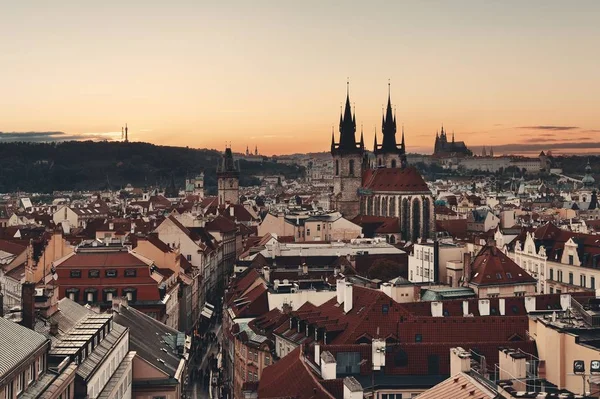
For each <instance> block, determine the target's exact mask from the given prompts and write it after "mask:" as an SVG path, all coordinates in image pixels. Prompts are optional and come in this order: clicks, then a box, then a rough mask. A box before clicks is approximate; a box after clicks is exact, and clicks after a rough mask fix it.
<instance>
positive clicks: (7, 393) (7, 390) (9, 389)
mask: <svg viewBox="0 0 600 399" xmlns="http://www.w3.org/2000/svg"><path fill="white" fill-rule="evenodd" d="M12 397H13V382H12V381H9V382H8V384H7V385H6V386H5V387H4V399H12Z"/></svg>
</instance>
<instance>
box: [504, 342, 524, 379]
mask: <svg viewBox="0 0 600 399" xmlns="http://www.w3.org/2000/svg"><path fill="white" fill-rule="evenodd" d="M499 360H500V362H499V369H500V379H501V380H515V379H517V380H518V379H525V378H527V357H526V356H525V355H524V354H523V353H520V352H517V351H515V350H513V349H508V348H505V349H502V350H500V354H499Z"/></svg>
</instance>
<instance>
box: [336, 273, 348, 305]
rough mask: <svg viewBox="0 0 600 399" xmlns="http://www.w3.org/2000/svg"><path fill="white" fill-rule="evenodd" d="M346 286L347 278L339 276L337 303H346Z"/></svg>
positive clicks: (337, 281)
mask: <svg viewBox="0 0 600 399" xmlns="http://www.w3.org/2000/svg"><path fill="white" fill-rule="evenodd" d="M345 288H346V279H344V278H338V279H337V280H336V286H335V292H336V294H337V303H338V305H341V304H342V303H344V291H345Z"/></svg>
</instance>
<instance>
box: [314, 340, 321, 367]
mask: <svg viewBox="0 0 600 399" xmlns="http://www.w3.org/2000/svg"><path fill="white" fill-rule="evenodd" d="M315 363H316V364H317V366H320V365H321V345H320V344H318V343H316V344H315Z"/></svg>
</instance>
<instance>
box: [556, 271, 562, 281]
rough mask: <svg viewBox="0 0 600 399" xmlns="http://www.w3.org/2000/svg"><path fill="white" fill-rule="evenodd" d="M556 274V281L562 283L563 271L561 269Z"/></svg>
mask: <svg viewBox="0 0 600 399" xmlns="http://www.w3.org/2000/svg"><path fill="white" fill-rule="evenodd" d="M556 275H557V277H558V281H559V282H561V283H562V281H563V272H562V270H559V271H557V272H556Z"/></svg>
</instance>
